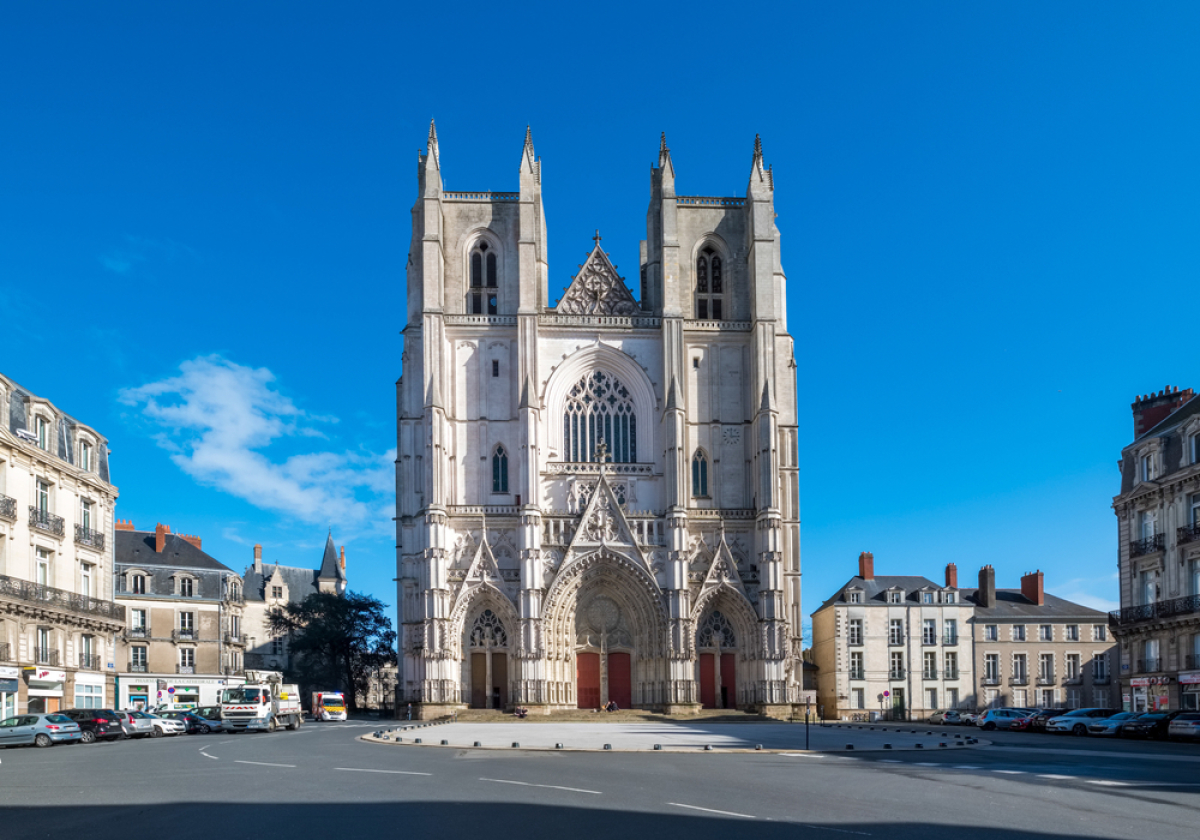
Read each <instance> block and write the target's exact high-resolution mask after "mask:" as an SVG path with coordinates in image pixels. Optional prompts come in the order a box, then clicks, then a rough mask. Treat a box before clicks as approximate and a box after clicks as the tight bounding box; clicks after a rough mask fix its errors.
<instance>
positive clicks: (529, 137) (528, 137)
mask: <svg viewBox="0 0 1200 840" xmlns="http://www.w3.org/2000/svg"><path fill="white" fill-rule="evenodd" d="M525 145H526V146H532V145H533V126H530V125H526V126H525Z"/></svg>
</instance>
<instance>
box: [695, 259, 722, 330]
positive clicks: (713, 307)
mask: <svg viewBox="0 0 1200 840" xmlns="http://www.w3.org/2000/svg"><path fill="white" fill-rule="evenodd" d="M723 269H724V267H723V266H722V265H721V255H720V254H718V253H717V252H716V250H715V249H714V248H713V247H712V246H711V245H706V246H704V248H703V249H701V251H700V256H698V257H697V258H696V318H697V319H698V320H701V321H705V320H708V319H710V318H711V319H712V320H714V321H720V320H721V319H722V318H723V317H724V314H725V313H724V311H723V309H724V306H723V304H724V301H725V285H724V276H723V273H724V272H723Z"/></svg>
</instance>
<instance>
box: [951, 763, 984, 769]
mask: <svg viewBox="0 0 1200 840" xmlns="http://www.w3.org/2000/svg"><path fill="white" fill-rule="evenodd" d="M954 769H955V770H978V769H979V768H978V767H976V766H975V765H974V764H955V765H954Z"/></svg>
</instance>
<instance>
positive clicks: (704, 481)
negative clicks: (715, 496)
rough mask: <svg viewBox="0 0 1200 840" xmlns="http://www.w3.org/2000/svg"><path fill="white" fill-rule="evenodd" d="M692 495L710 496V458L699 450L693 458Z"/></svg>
mask: <svg viewBox="0 0 1200 840" xmlns="http://www.w3.org/2000/svg"><path fill="white" fill-rule="evenodd" d="M692 495H693V496H700V497H704V496H707V495H708V456H707V455H705V454H704V450H703V449H697V450H696V454H695V455H693V456H692Z"/></svg>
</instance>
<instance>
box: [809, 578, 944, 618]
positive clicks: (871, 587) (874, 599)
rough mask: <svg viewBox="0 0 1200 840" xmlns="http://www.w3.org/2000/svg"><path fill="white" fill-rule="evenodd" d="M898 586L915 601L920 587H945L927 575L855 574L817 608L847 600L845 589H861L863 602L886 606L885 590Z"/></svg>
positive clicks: (905, 597) (869, 604)
mask: <svg viewBox="0 0 1200 840" xmlns="http://www.w3.org/2000/svg"><path fill="white" fill-rule="evenodd" d="M897 587H899V588H900V589H903V590H904V599H905V601H916V600H917V592H919V591H920V590H922V589H945V587H944V586H942V585H941V584H938V583H934V582H933V581H931V580H930V579H929V578H927V577H922V576H921V575H876V576H875V577H873V578H871V579H870V580H864V579H863V578H861V577H859V576H858V575H855V576H854V577H852V578H850V580H848V581H846V584H845V585H844V586H842V588H841V589H839V590H838V591H837V592H835V593H833V597H832V598H829V599H828V600H827V601H825V603H823V604H821V606H820V607H819V608H818V609H821V610H823V609H825V607H827V606H829V605H830V604H837V603H845V602H848V600H849V599H848V598H846V590H847V589H861V590H862V591H863V604H865V605H867V606H871V605H876V606H886V605H887V594H886V593H887V591H888V590H889V589H895V588H897Z"/></svg>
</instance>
